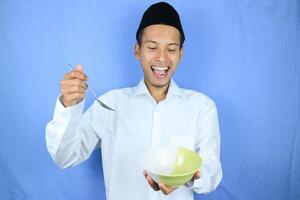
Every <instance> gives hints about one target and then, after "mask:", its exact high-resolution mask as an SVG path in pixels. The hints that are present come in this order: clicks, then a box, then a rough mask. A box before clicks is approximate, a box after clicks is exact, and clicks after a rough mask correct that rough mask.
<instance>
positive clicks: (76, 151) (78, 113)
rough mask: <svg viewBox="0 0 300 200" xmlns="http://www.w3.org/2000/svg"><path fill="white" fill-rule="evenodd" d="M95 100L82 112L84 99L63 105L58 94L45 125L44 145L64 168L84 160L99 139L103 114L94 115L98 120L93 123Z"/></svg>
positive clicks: (103, 124)
mask: <svg viewBox="0 0 300 200" xmlns="http://www.w3.org/2000/svg"><path fill="white" fill-rule="evenodd" d="M94 104H95V103H94ZM94 104H93V105H92V106H91V107H90V108H89V109H88V110H87V111H86V112H85V113H84V114H83V108H84V100H83V101H81V102H80V103H78V104H76V105H74V106H70V107H67V108H66V107H64V106H63V105H62V103H61V102H60V99H59V98H57V101H56V106H55V112H54V117H53V120H52V121H50V122H49V123H48V124H47V126H46V145H47V149H48V152H49V153H50V155H51V157H52V158H53V160H54V161H55V162H56V164H57V165H58V166H59V167H61V168H67V167H70V166H74V165H77V164H79V163H80V162H82V161H84V160H86V159H87V158H89V156H90V155H91V153H92V151H93V150H94V149H95V148H96V147H97V145H98V144H99V143H100V142H101V130H102V129H103V127H101V126H105V114H102V115H101V116H102V117H99V116H97V117H98V120H99V121H100V123H98V125H97V126H98V127H97V126H96V127H95V126H93V124H92V122H93V120H94V118H95V115H94V114H93V113H94V112H95V105H94ZM100 113H101V112H100ZM98 115H99V114H98ZM101 122H102V123H101ZM97 129H98V130H97Z"/></svg>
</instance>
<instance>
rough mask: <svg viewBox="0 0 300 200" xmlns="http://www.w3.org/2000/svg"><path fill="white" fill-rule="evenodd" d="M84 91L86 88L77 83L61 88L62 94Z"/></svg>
mask: <svg viewBox="0 0 300 200" xmlns="http://www.w3.org/2000/svg"><path fill="white" fill-rule="evenodd" d="M85 91H86V88H84V87H82V86H79V85H73V86H70V87H67V88H62V89H61V93H62V94H63V95H66V94H72V93H85Z"/></svg>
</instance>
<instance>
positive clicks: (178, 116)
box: [46, 2, 222, 200]
mask: <svg viewBox="0 0 300 200" xmlns="http://www.w3.org/2000/svg"><path fill="white" fill-rule="evenodd" d="M136 38H137V43H136V45H135V48H134V54H135V57H136V58H137V59H139V60H140V62H141V66H142V68H143V71H144V77H143V79H142V80H141V81H140V83H139V84H138V85H137V86H136V87H133V88H124V89H119V90H113V91H110V92H108V93H106V94H104V95H103V96H101V97H99V100H101V101H102V102H104V103H105V104H107V105H108V106H110V107H111V108H114V109H115V111H111V110H108V109H105V108H103V107H101V106H100V105H99V104H97V103H94V104H93V105H92V106H91V107H90V108H89V109H88V110H87V111H86V112H85V113H84V114H83V113H82V112H83V106H84V97H85V92H86V89H87V84H86V81H87V76H86V75H85V74H84V72H83V68H82V66H81V65H77V67H76V69H75V70H73V71H71V72H69V73H67V74H66V75H65V76H64V79H63V80H62V81H61V94H62V95H61V96H60V97H59V98H58V100H57V103H56V108H55V113H54V119H53V120H52V121H51V122H49V124H48V125H47V128H46V141H47V147H48V151H49V153H50V154H51V156H52V158H53V159H54V160H55V162H56V163H57V164H58V165H59V166H60V167H62V168H65V167H70V166H74V165H76V164H78V163H80V162H82V161H84V160H86V159H87V158H88V157H89V156H90V154H91V153H92V151H93V150H94V149H95V148H96V147H98V146H101V150H102V162H103V171H104V180H105V186H106V197H107V199H109V200H121V199H122V200H144V199H173V200H179V199H180V200H183V199H184V200H189V199H193V191H195V192H198V193H208V192H210V191H212V190H214V189H215V188H216V187H217V186H218V184H219V183H220V181H221V178H222V169H221V164H220V135H219V128H218V118H217V111H216V107H215V104H214V102H213V101H212V100H211V99H209V98H208V97H207V96H205V95H203V94H201V93H198V92H195V91H191V90H186V89H181V88H179V87H178V86H177V85H176V84H175V82H174V81H173V80H172V75H173V73H174V72H175V70H176V67H177V65H178V64H179V61H180V59H181V57H182V54H183V46H182V45H183V42H184V39H185V36H184V32H183V29H182V26H181V22H180V19H179V15H178V13H177V11H176V10H175V9H174V8H173V7H172V6H171V5H169V4H167V3H164V2H161V3H157V4H153V5H152V6H150V7H149V8H148V9H147V10H146V11H145V13H144V15H143V17H142V20H141V23H140V25H139V28H138V30H137V34H136ZM160 145H176V146H183V147H187V148H190V149H192V150H194V151H196V152H197V153H199V155H201V157H202V159H203V166H202V168H201V171H198V172H196V173H195V175H194V177H193V179H192V180H191V181H190V182H189V183H188V184H186V185H184V186H182V187H179V188H168V187H167V186H165V185H163V184H162V183H155V182H154V181H153V180H152V179H151V177H150V176H149V175H148V174H147V171H144V169H143V168H142V167H141V165H140V161H141V159H142V157H143V153H144V152H146V151H147V150H149V149H150V148H155V147H157V146H160ZM149 186H150V187H149Z"/></svg>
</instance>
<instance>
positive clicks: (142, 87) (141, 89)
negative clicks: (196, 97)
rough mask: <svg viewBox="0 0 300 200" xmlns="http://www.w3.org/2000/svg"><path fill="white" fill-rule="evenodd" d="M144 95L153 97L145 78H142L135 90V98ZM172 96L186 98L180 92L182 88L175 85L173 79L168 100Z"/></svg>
mask: <svg viewBox="0 0 300 200" xmlns="http://www.w3.org/2000/svg"><path fill="white" fill-rule="evenodd" d="M143 94H144V95H149V96H151V94H150V92H149V90H148V88H147V86H146V84H145V81H144V78H142V79H141V80H140V82H139V84H138V85H137V86H136V87H135V89H134V91H133V96H134V97H135V96H138V95H143ZM170 96H180V97H184V96H183V93H182V91H181V90H180V88H179V87H178V85H177V84H176V83H175V81H174V80H173V79H171V82H170V86H169V89H168V94H167V96H166V99H167V98H169V97H170Z"/></svg>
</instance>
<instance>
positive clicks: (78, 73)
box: [64, 68, 88, 81]
mask: <svg viewBox="0 0 300 200" xmlns="http://www.w3.org/2000/svg"><path fill="white" fill-rule="evenodd" d="M79 69H80V68H79ZM74 78H78V79H80V80H83V81H85V80H88V77H87V75H85V74H84V73H83V72H81V71H79V70H76V69H75V70H72V71H70V72H68V73H66V74H65V76H64V79H74Z"/></svg>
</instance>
